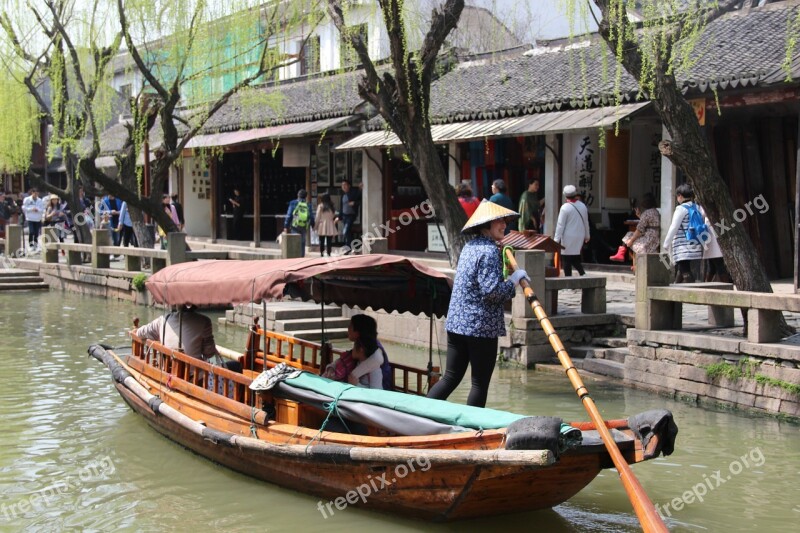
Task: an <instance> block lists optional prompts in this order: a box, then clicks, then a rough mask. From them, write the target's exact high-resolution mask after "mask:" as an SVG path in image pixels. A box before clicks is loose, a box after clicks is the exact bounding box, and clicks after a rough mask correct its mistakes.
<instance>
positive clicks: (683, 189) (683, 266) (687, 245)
mask: <svg viewBox="0 0 800 533" xmlns="http://www.w3.org/2000/svg"><path fill="white" fill-rule="evenodd" d="M675 196H676V198H677V200H678V205H676V206H675V213H674V214H673V215H672V223H671V224H670V226H669V230H668V231H667V236H666V237H665V238H664V245H663V246H662V248H663V249H664V251H665V252H667V253H671V254H672V263H673V264H674V265H675V266H676V267H677V272H676V274H675V283H692V282H693V281H694V276H692V270H691V264H692V261H696V260H697V259H702V258H703V246H702V245H700V244H699V243H697V242H696V241H688V240H686V230H687V229H688V228H689V208H690V207H692V205H693V203H694V190H693V189H692V186H691V185H689V184H688V183H684V184H683V185H679V186H678V188H677V189H675Z"/></svg>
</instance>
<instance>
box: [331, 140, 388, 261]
mask: <svg viewBox="0 0 800 533" xmlns="http://www.w3.org/2000/svg"><path fill="white" fill-rule="evenodd" d="M367 156H369V157H367ZM361 157H362V165H361V169H362V170H361V183H362V189H361V233H362V234H363V235H364V240H365V241H366V240H367V235H369V236H370V237H377V238H380V237H384V235H383V233H382V231H381V230H379V229H378V228H379V227H380V226H381V225H382V224H383V223H384V222H385V221H386V218H385V215H384V213H383V174H382V173H381V169H380V167H379V166H378V165H376V164H375V162H374V161H373V159H374V160H375V161H377V162H378V163H380V162H381V161H382V160H383V154H382V153H381V151H380V150H378V149H371V150H363V151H362V154H361ZM337 209H338V206H337ZM340 227H341V226H340ZM354 237H355V238H358V235H354ZM362 253H369V252H367V251H366V250H364V251H363V252H362Z"/></svg>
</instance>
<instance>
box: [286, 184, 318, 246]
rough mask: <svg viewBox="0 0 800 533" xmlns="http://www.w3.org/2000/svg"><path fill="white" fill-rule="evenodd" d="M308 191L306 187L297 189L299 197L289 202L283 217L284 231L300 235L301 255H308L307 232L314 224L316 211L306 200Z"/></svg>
mask: <svg viewBox="0 0 800 533" xmlns="http://www.w3.org/2000/svg"><path fill="white" fill-rule="evenodd" d="M306 196H308V193H307V192H306V190H305V189H300V190H299V191H297V198H295V199H294V200H292V201H291V202H289V209H287V210H286V218H284V219H283V231H284V232H288V231H291V232H292V233H296V234H297V235H300V257H305V255H306V233H307V232H308V228H310V227H313V226H314V213H313V212H312V211H311V204H309V203H308V202H306Z"/></svg>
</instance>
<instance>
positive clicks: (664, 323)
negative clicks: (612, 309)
mask: <svg viewBox="0 0 800 533" xmlns="http://www.w3.org/2000/svg"><path fill="white" fill-rule="evenodd" d="M671 279H672V271H671V269H670V268H669V264H668V263H667V262H666V258H662V257H661V255H659V254H637V255H636V329H644V330H649V329H681V322H682V319H681V314H682V312H683V305H682V304H681V303H680V302H659V301H651V300H650V299H649V298H648V297H647V289H648V287H667V286H669V283H670V281H671Z"/></svg>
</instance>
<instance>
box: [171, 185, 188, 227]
mask: <svg viewBox="0 0 800 533" xmlns="http://www.w3.org/2000/svg"><path fill="white" fill-rule="evenodd" d="M171 198H172V206H173V207H174V208H175V212H176V213H177V214H178V222H180V224H178V229H179V230H181V231H183V227H184V226H185V225H186V220H184V218H183V205H182V204H181V203H180V201H179V200H178V193H175V194H173V195H172V197H171Z"/></svg>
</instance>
